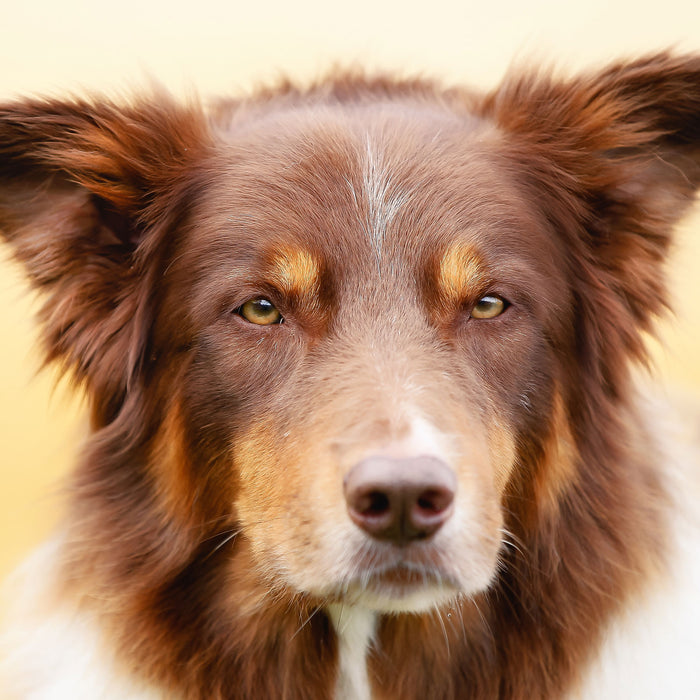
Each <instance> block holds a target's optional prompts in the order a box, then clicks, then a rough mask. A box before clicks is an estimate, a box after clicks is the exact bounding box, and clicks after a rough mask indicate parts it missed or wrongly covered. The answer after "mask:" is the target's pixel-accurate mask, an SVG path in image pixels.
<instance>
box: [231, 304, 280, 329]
mask: <svg viewBox="0 0 700 700" xmlns="http://www.w3.org/2000/svg"><path fill="white" fill-rule="evenodd" d="M236 313H237V314H238V315H239V316H242V317H243V318H244V319H245V320H246V321H249V322H250V323H254V324H255V325H256V326H271V325H272V324H273V323H282V321H283V320H284V319H283V318H282V314H281V313H280V312H279V310H278V309H277V307H276V306H275V305H274V304H273V303H272V302H271V301H270V300H269V299H264V298H260V299H251V300H250V301H247V302H246V303H245V304H243V306H241V307H240V308H238V309H236Z"/></svg>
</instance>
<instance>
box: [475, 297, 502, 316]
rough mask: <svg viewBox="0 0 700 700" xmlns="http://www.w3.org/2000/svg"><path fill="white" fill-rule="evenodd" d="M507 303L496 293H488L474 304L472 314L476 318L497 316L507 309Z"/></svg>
mask: <svg viewBox="0 0 700 700" xmlns="http://www.w3.org/2000/svg"><path fill="white" fill-rule="evenodd" d="M506 307H507V304H506V302H505V301H504V300H503V299H501V297H499V296H497V295H496V294H487V295H486V296H484V297H481V299H479V301H477V302H476V304H474V308H473V309H472V312H471V314H470V316H471V317H472V318H476V319H484V318H496V316H500V315H501V314H502V313H503V312H504V311H505V310H506Z"/></svg>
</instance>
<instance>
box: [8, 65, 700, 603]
mask: <svg viewBox="0 0 700 700" xmlns="http://www.w3.org/2000/svg"><path fill="white" fill-rule="evenodd" d="M655 61H656V63H655ZM666 61H671V59H665V58H663V57H660V58H656V59H653V60H651V61H650V62H649V63H648V64H645V63H640V64H639V66H637V67H636V68H634V69H631V68H630V69H629V75H627V73H625V71H627V70H628V69H627V68H626V67H625V66H622V67H621V68H619V74H618V73H615V72H614V71H613V72H611V73H610V74H609V75H607V74H606V75H604V76H602V77H601V78H599V79H597V80H596V81H593V82H592V83H590V84H588V83H583V82H582V83H580V84H578V83H572V84H570V85H565V86H563V87H562V86H556V85H550V84H549V83H547V82H546V81H545V82H544V83H543V84H542V85H530V84H529V83H528V81H527V80H525V81H523V82H522V83H521V84H513V85H510V86H505V87H504V88H503V89H502V90H501V91H499V92H498V93H494V95H493V96H491V97H489V98H483V99H482V98H478V99H477V98H472V97H469V96H468V95H466V94H461V93H458V92H457V93H439V92H437V91H436V90H435V89H434V88H432V87H430V86H426V85H423V84H419V83H417V84H403V85H398V84H397V85H395V86H393V87H387V85H386V84H385V83H382V82H381V81H379V82H378V83H370V82H363V81H362V80H361V79H360V80H359V81H358V80H357V79H355V80H354V81H353V80H350V79H348V80H346V81H344V80H339V81H337V82H336V83H335V84H332V85H331V86H330V87H326V88H321V89H319V90H318V91H316V92H313V91H312V92H310V93H308V94H307V95H303V94H301V95H300V94H297V93H294V92H293V91H292V92H289V93H285V94H281V95H278V96H277V97H275V96H273V97H270V96H267V97H264V96H263V97H261V98H260V100H259V101H258V102H252V103H251V104H250V105H246V104H245V103H244V104H243V105H230V106H228V107H222V108H221V109H220V110H218V111H217V112H216V116H215V118H214V119H213V120H212V121H208V120H207V119H205V118H204V116H203V115H202V114H201V113H200V112H199V111H198V110H194V111H186V110H184V109H183V110H178V109H176V108H174V107H172V106H171V105H169V104H165V105H163V104H161V103H156V102H154V103H153V104H142V105H136V106H135V107H133V108H130V110H124V111H123V113H122V112H119V111H118V110H115V108H113V107H112V106H110V105H107V106H101V105H88V104H82V105H79V104H72V105H46V104H43V103H36V104H35V103H30V104H27V105H19V106H17V107H14V108H10V109H8V110H6V111H5V112H3V113H2V114H0V148H2V149H4V153H5V155H6V160H5V164H4V165H3V166H2V168H0V176H2V177H3V182H4V190H3V192H4V194H3V195H2V199H0V227H1V228H2V229H3V232H4V233H6V235H7V237H8V238H9V239H10V240H11V241H12V242H14V243H15V246H16V249H17V255H18V257H20V258H21V259H22V260H23V261H24V262H25V263H26V264H27V265H28V267H29V270H30V274H31V275H32V276H33V279H34V280H35V283H36V284H37V285H38V286H40V287H42V288H44V289H46V290H47V291H48V292H49V300H48V302H47V306H46V307H45V310H44V320H45V323H46V326H47V340H48V346H49V355H50V357H54V358H60V359H62V360H63V361H64V362H65V363H66V364H67V365H68V366H71V367H73V368H74V370H75V371H76V374H77V376H78V377H79V378H80V379H82V380H83V381H84V382H85V383H86V384H87V388H88V391H89V392H90V393H91V395H92V397H93V422H94V427H95V430H96V436H95V439H94V443H93V449H94V452H93V453H91V454H90V455H88V460H87V463H88V466H87V467H86V469H85V470H84V474H83V479H84V481H85V483H88V482H89V485H88V486H85V484H83V485H82V487H81V488H83V490H84V492H85V494H86V495H85V502H86V503H87V502H88V501H89V502H90V504H91V511H90V512H96V511H98V510H100V511H101V512H102V513H103V514H108V515H103V516H101V520H99V522H98V521H97V520H96V521H95V523H94V527H93V530H94V531H95V533H96V534H95V537H100V536H102V535H101V534H99V533H102V532H104V533H105V534H104V536H105V537H107V536H108V534H107V533H108V532H109V531H111V530H114V531H115V532H116V531H118V532H119V533H120V539H119V543H120V544H123V543H128V545H129V547H130V548H131V553H130V554H128V555H127V556H126V557H125V560H129V561H131V562H133V561H135V560H137V559H138V557H137V555H136V554H134V553H133V548H137V549H139V551H141V550H142V554H143V556H142V559H143V560H144V561H146V560H147V559H148V557H149V556H151V555H152V553H153V552H158V555H157V558H159V561H160V562H161V563H162V565H163V567H168V566H170V567H173V566H175V564H173V561H174V560H175V558H176V557H177V556H180V555H182V556H185V554H183V552H185V553H187V556H192V557H194V556H195V554H196V556H200V557H201V556H203V554H202V552H203V550H204V549H206V543H207V542H208V541H210V540H211V541H212V547H210V549H211V548H213V546H214V545H216V548H218V547H220V546H223V544H225V543H226V542H227V541H228V538H227V539H226V540H221V538H220V535H221V533H224V534H227V533H232V536H233V534H235V542H236V543H241V542H242V543H245V547H247V548H248V550H249V552H250V554H251V558H252V565H253V567H254V568H255V570H256V572H257V575H258V576H259V577H260V578H262V579H263V580H265V581H266V582H267V585H268V587H269V588H270V589H272V590H284V591H291V592H292V593H300V594H306V595H308V596H311V597H312V598H314V599H320V600H321V601H325V602H338V601H340V602H347V603H358V604H361V605H363V606H366V607H369V608H372V609H375V610H379V611H418V610H424V609H426V608H429V607H431V606H435V605H438V604H440V603H443V602H445V601H447V600H449V599H451V598H453V597H455V596H458V595H460V594H466V595H471V594H475V593H477V592H479V591H482V590H484V589H485V588H487V587H488V586H489V584H490V583H491V582H492V581H493V579H494V577H495V576H496V575H497V571H498V567H499V552H501V547H502V544H503V543H504V541H507V540H508V538H509V537H510V536H511V535H510V533H509V532H508V530H512V529H517V531H518V535H519V536H522V533H523V532H525V531H527V530H528V529H529V530H531V531H532V530H535V529H536V528H537V527H539V525H541V523H542V522H543V521H544V520H546V518H547V517H548V515H549V514H550V513H551V512H552V511H554V510H556V508H557V507H558V504H559V503H560V501H561V500H562V499H563V494H565V492H566V491H567V489H570V488H574V487H575V484H576V479H577V470H579V469H580V468H581V464H580V462H581V460H580V455H579V454H578V452H577V447H576V445H577V439H578V431H580V430H583V428H582V427H581V426H583V425H585V424H586V421H590V420H592V419H591V415H592V414H594V413H595V411H596V410H597V408H598V407H599V406H600V405H602V399H601V397H604V396H610V395H614V394H615V393H616V392H619V391H620V390H621V389H620V387H621V386H622V385H623V384H624V382H625V377H626V374H625V371H624V370H622V369H621V367H624V366H626V364H627V362H628V360H629V358H630V357H631V356H635V355H639V354H641V350H640V347H641V341H640V337H641V331H643V330H644V329H646V328H647V327H648V324H649V320H650V318H651V317H652V315H653V314H654V313H655V312H656V311H658V309H659V308H660V306H661V304H662V300H663V295H662V292H661V290H662V284H661V282H660V281H659V280H660V275H659V265H660V261H661V259H662V258H663V255H664V252H665V248H666V246H667V233H668V229H669V228H670V225H671V224H672V223H673V222H674V221H675V220H676V218H677V217H678V216H679V215H680V212H681V211H682V210H683V209H684V207H686V206H687V204H688V202H689V201H690V195H691V193H692V191H693V189H694V186H695V185H694V183H695V182H697V180H698V169H697V165H696V163H697V160H696V159H694V158H695V155H696V151H693V150H692V148H693V147H692V146H691V147H686V142H689V137H688V135H687V134H685V136H683V138H674V139H668V140H665V139H664V137H663V136H662V134H663V133H664V129H665V130H666V131H668V132H671V131H672V129H676V130H677V131H678V132H679V133H680V132H681V131H682V129H681V127H683V128H686V131H688V130H689V131H690V132H692V130H693V129H696V126H695V125H694V124H695V123H694V122H692V120H691V123H690V125H689V126H688V125H685V126H683V124H684V123H683V122H682V121H679V120H680V117H679V116H678V114H677V113H676V111H674V110H675V109H676V107H675V105H676V104H677V100H678V93H677V91H676V90H675V87H674V88H673V89H671V87H673V86H667V88H666V89H665V91H664V89H662V87H659V83H658V80H659V76H660V75H661V74H665V73H664V72H666V73H669V74H670V73H671V72H672V71H670V69H669V67H668V66H667V65H666V63H665V62H666ZM674 65H675V64H674ZM674 70H676V71H679V70H680V68H679V67H678V66H676V67H675V68H674ZM685 70H686V71H687V72H688V73H692V72H693V70H695V71H696V72H697V68H693V67H692V66H690V67H686V68H685ZM644 71H646V72H647V73H648V76H647V78H648V80H647V82H648V85H649V86H650V87H648V91H649V93H650V95H649V96H648V104H646V103H644V104H643V103H642V102H639V103H637V102H632V101H631V98H629V97H628V94H627V93H626V92H625V90H628V91H633V90H640V89H641V88H642V87H644V85H645V83H644V81H643V80H641V78H640V75H641V76H642V77H643V75H642V74H644ZM626 76H627V77H626ZM605 81H608V84H609V85H608V93H607V97H603V96H602V95H605V94H606V93H605V89H604V88H601V87H600V84H602V83H605ZM625 81H627V82H625ZM640 81H641V82H640ZM671 82H673V81H672V80H671ZM674 85H675V83H674ZM652 93H654V94H653V95H652ZM652 97H653V98H654V99H656V102H654V99H652ZM633 105H634V106H635V109H637V110H638V114H637V120H638V123H637V129H636V130H635V129H632V128H627V127H624V126H623V127H620V126H619V124H618V117H619V115H620V114H621V113H623V112H625V110H628V109H631V108H632V106H633ZM645 110H646V111H645ZM690 112H692V110H691V109H686V110H685V112H684V113H690ZM696 112H697V110H696ZM696 112H693V113H696ZM645 129H647V131H645ZM684 133H685V132H684ZM684 139H685V140H684ZM689 149H690V151H689ZM661 152H663V154H664V159H656V158H655V157H651V156H650V155H649V154H650V153H654V154H658V153H661ZM689 152H692V154H693V158H689V157H688V153H689ZM666 162H668V163H670V164H671V167H669V168H667V167H666ZM37 193H39V194H37ZM97 504H99V505H97ZM87 510H89V509H88V508H87V507H86V512H87ZM134 513H138V514H139V516H138V517H136V516H134V515H133V514H134ZM90 517H93V516H92V515H91V516H90ZM147 519H148V520H149V522H150V523H151V524H150V525H149V526H147V525H146V523H145V521H146V520H147ZM153 523H155V525H154V524H153ZM163 523H166V524H165V525H163ZM125 533H127V534H125ZM173 533H175V534H173ZM166 535H167V536H166ZM174 541H177V542H178V545H177V546H173V545H172V542H174ZM167 542H171V544H170V545H166V544H164V543H167ZM233 546H234V547H235V548H239V547H240V546H243V545H240V544H235V545H233ZM236 551H238V549H236ZM208 556H209V554H206V556H204V560H207V559H208ZM171 559H172V560H173V561H171ZM233 562H234V557H231V559H230V563H231V566H233V565H234V564H233ZM178 565H179V566H182V564H181V563H180V564H178ZM238 565H240V564H238ZM132 569H133V566H132V565H129V566H125V571H128V572H131V570H132ZM125 575H126V574H125Z"/></svg>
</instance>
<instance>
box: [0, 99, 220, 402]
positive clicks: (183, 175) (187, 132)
mask: <svg viewBox="0 0 700 700" xmlns="http://www.w3.org/2000/svg"><path fill="white" fill-rule="evenodd" d="M208 139H209V135H208V130H207V124H206V121H205V118H204V117H203V116H202V114H201V113H200V111H199V110H198V109H197V108H195V107H187V108H184V107H178V106H176V105H175V104H174V103H173V102H172V100H171V99H170V98H169V97H167V96H163V95H157V96H154V97H152V98H149V99H144V100H141V101H138V102H134V103H132V104H131V105H129V106H124V107H119V106H117V105H115V104H114V103H111V102H108V101H87V100H74V101H40V100H35V101H24V102H17V103H11V104H6V105H1V106H0V236H2V237H3V238H5V239H6V240H7V241H8V242H9V243H10V245H11V247H12V249H13V252H14V254H15V257H16V258H17V259H19V260H20V261H21V262H22V263H23V264H24V265H25V268H26V270H27V272H28V274H29V277H30V280H31V281H32V283H33V285H34V286H35V287H37V288H39V289H40V290H41V291H42V292H44V293H45V294H46V300H45V304H44V306H43V308H42V311H41V319H42V321H43V326H44V332H45V336H44V338H45V342H46V350H47V357H48V359H49V360H53V359H58V360H60V361H61V362H62V363H63V365H64V368H65V369H72V370H73V371H74V373H75V377H76V378H77V379H78V380H79V381H82V382H86V383H87V385H88V388H89V389H90V390H92V394H93V397H94V398H95V399H96V401H97V403H98V404H100V405H101V407H102V413H107V414H108V413H114V411H116V410H117V409H118V407H119V404H120V402H121V401H122V400H123V396H124V392H125V391H126V387H127V385H128V383H129V381H130V380H131V379H132V378H133V375H134V373H135V372H136V371H137V369H138V366H139V363H140V362H141V359H142V356H143V353H144V352H145V350H146V346H147V344H148V333H149V328H150V324H151V319H150V313H151V306H152V298H151V296H152V293H153V286H152V279H153V278H154V277H155V276H156V274H157V268H158V264H159V258H160V257H161V256H162V255H163V254H164V252H163V251H164V248H165V247H166V246H167V238H168V232H170V231H171V230H172V227H173V222H174V221H175V220H176V219H177V217H178V216H179V215H180V214H181V211H182V207H184V206H185V203H186V199H187V197H188V189H191V187H192V182H193V176H192V172H193V171H194V170H195V167H196V164H197V162H198V161H199V159H200V158H201V155H202V153H203V150H204V149H205V148H206V147H207V145H208Z"/></svg>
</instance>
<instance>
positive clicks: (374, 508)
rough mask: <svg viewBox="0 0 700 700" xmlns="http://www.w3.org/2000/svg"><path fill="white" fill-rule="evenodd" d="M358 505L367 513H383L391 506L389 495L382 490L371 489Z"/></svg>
mask: <svg viewBox="0 0 700 700" xmlns="http://www.w3.org/2000/svg"><path fill="white" fill-rule="evenodd" d="M358 505H359V510H360V511H361V512H362V513H365V514H367V515H381V514H382V513H386V511H388V510H389V508H390V507H391V504H390V502H389V497H388V496H387V495H386V494H385V493H382V492H381V491H371V492H370V493H368V494H367V495H366V496H365V498H364V500H363V502H362V503H360V504H358Z"/></svg>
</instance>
